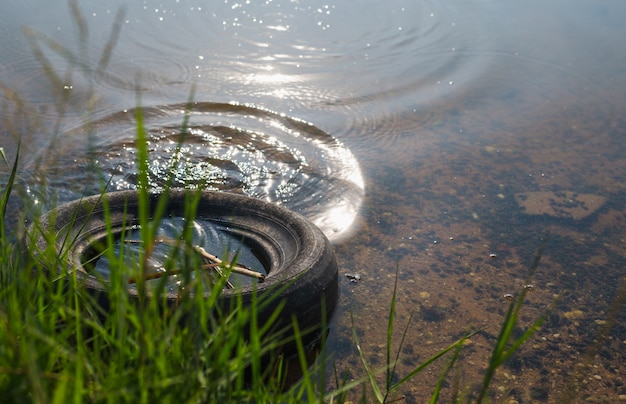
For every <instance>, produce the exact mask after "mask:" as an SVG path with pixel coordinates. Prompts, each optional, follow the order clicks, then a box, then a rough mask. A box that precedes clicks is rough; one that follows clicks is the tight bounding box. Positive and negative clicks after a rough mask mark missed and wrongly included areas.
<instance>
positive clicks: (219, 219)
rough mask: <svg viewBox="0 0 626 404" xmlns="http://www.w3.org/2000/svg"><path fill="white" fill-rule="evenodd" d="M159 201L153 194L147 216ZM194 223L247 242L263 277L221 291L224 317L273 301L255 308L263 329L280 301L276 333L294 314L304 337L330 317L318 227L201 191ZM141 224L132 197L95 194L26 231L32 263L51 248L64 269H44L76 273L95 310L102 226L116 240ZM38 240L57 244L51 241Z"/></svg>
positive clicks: (328, 267)
mask: <svg viewBox="0 0 626 404" xmlns="http://www.w3.org/2000/svg"><path fill="white" fill-rule="evenodd" d="M191 193H192V191H184V190H172V191H170V192H169V195H168V197H167V205H166V210H165V212H166V213H165V216H172V217H175V216H180V217H184V213H185V204H186V202H185V201H186V198H187V197H188V196H189V195H191ZM161 196H162V195H161V194H150V204H149V205H150V212H152V211H153V209H154V208H155V207H156V205H157V201H158V200H159V198H160V197H161ZM103 198H106V204H105V203H103ZM105 206H107V209H108V211H107V210H105ZM195 219H200V220H205V221H209V222H211V223H215V224H217V225H219V226H222V227H223V228H225V229H227V231H228V232H231V233H232V234H234V235H236V236H237V237H239V238H241V239H245V243H246V245H249V246H250V247H251V248H253V249H255V251H256V252H255V254H256V255H258V257H259V260H260V261H261V262H263V266H264V267H265V270H266V272H267V275H266V277H265V280H264V282H262V283H256V284H253V285H244V286H242V287H239V288H236V289H224V290H223V291H222V293H221V295H220V296H219V298H218V302H219V303H220V306H221V307H223V308H224V309H225V310H229V308H231V307H235V306H236V304H235V303H236V300H237V299H239V298H240V297H241V300H242V302H243V305H244V306H246V307H247V305H250V304H251V302H252V301H253V299H257V300H259V299H260V300H261V301H263V299H266V298H270V299H271V301H272V304H269V305H265V307H263V306H264V305H260V306H259V311H258V319H259V323H260V324H263V322H265V321H266V320H267V319H268V317H269V316H270V315H271V314H272V312H273V311H274V310H275V308H276V306H277V305H278V304H279V303H280V302H284V309H283V310H282V311H281V316H280V318H279V320H278V322H277V324H276V326H277V327H288V326H289V325H290V324H291V321H292V320H291V319H292V316H294V315H295V317H296V318H297V320H298V325H299V327H300V329H302V330H304V329H310V328H316V327H319V325H320V323H321V321H322V318H323V316H325V317H326V318H330V315H331V314H332V312H333V310H334V308H335V305H336V303H337V294H338V276H337V263H336V259H335V254H334V252H333V249H332V246H331V245H330V242H329V241H328V239H327V238H326V236H325V235H324V234H323V233H322V231H321V230H320V229H318V228H317V227H316V226H315V225H313V224H312V223H310V222H309V221H308V220H306V219H305V218H303V217H302V216H300V215H298V214H296V213H294V212H291V211H289V210H287V209H285V208H282V207H280V206H277V205H274V204H270V203H267V202H265V201H262V200H259V199H255V198H251V197H247V196H242V195H236V194H230V193H224V192H211V191H204V192H201V195H200V202H199V204H198V207H197V210H196V213H195ZM138 223H139V193H138V192H137V191H121V192H112V193H107V194H104V195H102V196H100V195H96V196H92V197H87V198H84V199H82V200H80V201H74V202H70V203H67V204H64V205H61V206H60V207H58V208H57V209H55V210H53V211H51V212H49V213H48V214H46V215H44V216H43V217H42V218H41V219H40V220H39V222H37V224H36V226H31V228H30V229H29V232H28V234H29V242H27V246H28V249H29V251H30V252H31V254H32V255H34V257H35V259H41V257H40V256H38V253H37V252H39V251H46V250H48V251H49V248H53V249H54V252H55V253H56V255H57V256H58V257H65V262H63V263H61V264H60V265H58V266H57V267H55V268H49V267H45V263H44V262H42V264H43V265H44V268H46V269H47V270H48V271H51V272H53V273H55V274H58V273H59V272H60V271H68V270H73V271H75V273H76V276H77V278H78V279H79V280H80V281H81V282H82V283H83V284H84V286H85V287H86V288H87V289H88V290H89V291H91V292H93V293H94V294H95V295H97V296H98V301H99V303H100V304H101V305H103V306H105V307H107V306H108V304H109V302H108V299H107V293H106V291H107V285H106V283H105V281H103V280H102V276H96V274H94V273H93V269H90V268H89V266H88V265H86V264H85V263H86V262H88V261H90V260H91V259H92V258H93V256H94V247H93V245H94V243H95V241H97V240H105V237H106V235H107V226H111V228H112V230H113V233H116V234H120V233H122V231H126V230H127V229H128V228H130V227H132V226H136V225H137V224H138ZM41 229H44V230H43V231H42V230H41ZM43 233H47V234H54V235H55V237H53V238H52V239H51V238H50V237H46V236H45V235H44V234H43ZM50 240H54V245H49V243H50ZM42 261H43V260H42ZM129 294H130V295H131V297H134V298H137V297H138V296H137V290H136V289H133V288H129ZM276 294H278V296H275V295H276ZM255 295H256V297H254V296H255ZM274 298H276V299H274ZM178 299H179V296H178V293H176V292H171V291H170V292H168V293H167V299H166V300H167V302H168V303H169V304H172V305H174V304H176V303H177V301H178ZM322 302H323V303H322Z"/></svg>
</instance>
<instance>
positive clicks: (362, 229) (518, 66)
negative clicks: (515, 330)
mask: <svg viewBox="0 0 626 404" xmlns="http://www.w3.org/2000/svg"><path fill="white" fill-rule="evenodd" d="M53 3H54V5H53V6H52V5H51V3H50V2H45V4H44V2H42V1H41V0H29V1H12V0H10V1H7V2H5V3H4V4H3V12H2V13H0V14H1V15H0V22H1V24H0V27H1V28H0V54H1V55H2V56H1V57H0V86H1V87H0V89H1V90H2V94H3V98H2V106H1V108H2V109H1V112H2V116H1V118H0V131H1V133H3V144H2V147H4V149H5V150H6V151H7V154H8V155H9V157H11V156H13V155H14V153H15V150H16V144H17V139H18V138H21V139H22V157H23V160H22V168H21V171H20V184H21V187H22V191H21V198H20V199H19V200H16V201H15V203H14V206H13V207H12V208H13V209H14V210H15V211H17V210H18V208H27V207H28V205H30V204H35V205H36V206H39V207H40V208H41V209H43V210H45V209H47V208H49V207H50V205H54V204H56V203H58V202H65V201H69V200H72V199H75V198H77V197H79V196H80V195H82V194H92V193H96V192H98V191H99V189H101V188H102V187H103V186H105V185H104V184H106V183H107V181H110V182H109V183H108V185H107V186H108V187H110V188H113V189H124V188H132V187H135V186H136V178H135V177H134V172H135V163H134V161H133V158H134V157H135V156H136V145H134V143H133V142H134V140H133V133H134V132H133V131H134V118H135V112H136V107H137V106H138V105H139V104H140V105H142V106H143V107H144V108H145V112H146V129H147V132H148V134H149V139H150V150H151V153H152V156H153V158H152V159H151V161H150V170H151V181H153V185H154V186H155V187H159V186H162V183H163V181H164V177H165V173H168V174H169V173H173V180H174V181H175V182H176V184H177V185H180V186H188V187H209V188H216V189H221V190H224V191H230V192H239V193H245V194H249V195H251V196H255V197H260V198H265V199H267V200H270V201H273V202H275V203H280V204H283V205H285V206H287V207H290V208H291V209H294V210H297V211H299V212H300V213H302V214H304V215H305V216H307V217H309V218H310V219H311V220H313V221H315V222H316V223H317V224H319V225H320V227H322V229H323V230H324V231H325V233H326V234H327V235H328V236H329V238H331V240H333V242H334V244H335V247H336V251H337V255H338V259H339V263H340V266H341V273H342V274H343V273H345V272H350V273H354V272H356V273H359V274H360V275H361V280H360V281H359V282H356V283H355V282H351V281H350V279H348V278H344V277H343V275H342V278H341V279H340V285H341V298H340V299H341V300H340V307H339V310H338V311H337V313H336V315H335V318H334V319H333V324H331V326H332V327H331V334H330V337H329V338H330V342H329V345H330V346H331V349H332V350H334V351H335V357H336V359H337V366H338V369H340V370H349V372H350V376H351V377H357V376H359V375H362V374H363V372H361V371H359V370H358V369H360V364H359V359H358V357H356V356H354V354H353V350H352V348H351V344H352V342H351V341H350V338H351V335H352V333H351V331H350V327H351V324H350V320H349V318H350V316H349V314H348V313H349V312H350V311H351V312H352V313H353V314H354V316H355V318H357V319H358V325H357V328H358V330H359V332H360V333H361V334H360V335H361V337H360V339H361V342H362V345H363V347H364V349H365V350H366V351H367V352H368V353H369V354H370V356H371V360H372V362H373V365H379V366H382V365H383V362H382V361H381V360H380V359H378V358H380V356H379V354H381V353H382V352H383V348H381V347H382V346H383V345H381V344H384V342H385V338H386V334H385V333H386V321H381V318H385V317H386V315H387V310H388V307H389V299H390V298H391V288H392V285H393V279H394V276H395V271H396V268H398V269H399V280H400V283H399V288H400V289H399V294H398V296H399V297H398V299H399V300H398V304H397V313H396V314H397V319H398V321H399V322H400V325H402V324H403V323H404V322H405V321H407V319H408V317H409V315H410V314H413V315H414V323H413V325H412V326H411V327H410V329H409V334H407V335H408V336H407V340H406V342H405V346H404V347H403V349H402V357H403V358H404V359H403V360H402V363H401V365H399V367H398V372H400V373H402V372H404V371H407V370H408V369H410V366H411V365H412V364H415V363H419V361H420V360H424V358H427V357H428V356H430V355H431V354H432V353H433V352H435V350H436V349H437V348H440V347H443V346H446V345H448V344H449V343H451V342H452V341H454V340H455V339H456V338H458V336H459V335H460V334H461V333H462V332H463V331H464V330H466V329H467V328H468V327H469V326H474V327H486V329H485V331H484V332H482V333H481V334H479V335H477V336H476V337H474V338H472V344H471V345H470V346H468V347H467V350H466V351H465V354H464V355H465V359H464V361H463V364H462V367H463V376H462V377H461V379H462V380H461V383H462V384H463V385H468V386H470V388H471V386H473V385H475V383H477V382H479V381H480V370H481V369H482V367H483V366H484V364H485V362H486V360H487V358H488V356H489V354H490V352H491V346H492V345H491V344H492V343H493V339H494V338H495V336H496V335H497V332H498V325H499V322H500V321H501V319H502V317H503V314H504V312H505V310H506V308H507V304H508V302H507V301H506V300H505V299H504V298H503V296H504V295H505V294H509V293H510V294H514V295H515V294H517V293H519V291H520V290H521V288H523V286H524V285H527V284H528V283H532V284H533V286H534V288H533V292H532V293H529V295H528V297H527V304H526V306H525V308H524V313H523V315H522V319H521V324H520V326H521V327H527V326H528V325H529V324H531V323H532V321H534V319H535V318H537V317H538V316H539V315H541V314H542V313H543V312H544V311H545V310H546V308H548V307H551V305H555V309H554V311H552V312H551V314H550V315H549V317H548V318H547V321H546V323H545V324H544V326H543V327H542V328H541V330H539V331H538V333H537V336H536V338H534V339H532V340H531V341H529V342H528V343H527V344H526V345H525V347H524V348H523V349H522V351H521V352H520V354H519V355H517V356H516V358H514V359H513V360H511V361H510V363H508V364H507V365H505V367H504V370H503V372H501V373H500V374H498V377H497V379H496V382H495V383H494V392H495V393H494V394H495V396H494V400H496V401H499V400H505V399H507V398H512V399H515V400H518V401H519V402H522V401H531V400H534V401H545V402H559V401H561V399H562V398H563V397H565V394H566V392H567V391H568V389H570V387H572V386H581V388H580V392H579V393H578V394H579V398H581V399H586V398H589V397H594V398H598V399H600V400H604V401H607V402H611V401H615V400H616V399H617V396H618V395H620V394H626V390H625V387H624V386H623V382H622V381H621V380H622V379H623V374H624V373H626V367H625V365H624V363H626V358H624V349H623V341H626V331H625V330H626V329H625V327H624V322H625V321H626V319H625V318H624V315H623V314H622V313H623V308H621V307H613V306H611V305H612V304H613V302H614V301H615V298H616V295H617V292H618V289H617V288H618V287H619V285H620V284H621V283H622V282H623V280H624V269H623V268H624V262H625V259H624V258H625V251H624V239H625V234H624V229H625V228H626V206H625V198H624V196H625V191H624V177H625V175H624V173H625V172H626V171H625V169H626V167H624V159H623V156H624V152H625V151H624V140H623V139H624V135H625V132H624V128H625V127H626V122H624V118H623V109H624V106H625V97H624V91H623V89H624V88H626V86H625V84H626V75H625V73H624V72H625V71H626V70H625V69H624V66H626V52H624V51H623V46H622V42H623V38H624V37H625V34H626V32H624V31H625V27H624V24H623V21H622V18H621V17H622V16H623V15H624V12H626V5H625V4H624V3H623V2H620V1H617V0H600V1H595V2H586V1H582V0H574V1H564V0H557V1H550V2H545V1H538V0H537V1H535V0H531V1H525V2H512V1H488V0H482V1H481V0H465V1H460V0H457V1H449V2H436V1H428V0H427V1H402V0H398V1H393V2H381V1H369V0H361V1H353V2H338V1H335V2H332V1H330V2H314V1H286V0H278V1H276V0H275V1H270V0H267V1H264V2H245V1H229V0H225V1H221V2H215V4H211V5H207V4H206V2H200V1H184V0H179V1H162V2H157V1H144V2H126V1H121V0H117V1H111V2H99V3H93V2H80V1H79V2H78V6H79V11H75V12H72V10H71V9H70V7H68V5H67V4H66V2H64V1H54V2H53ZM190 100H191V101H192V104H191V105H192V106H191V107H186V105H187V103H188V101H190ZM186 116H187V117H188V123H187V125H183V122H185V119H186V118H185V117H186ZM181 139H182V143H179V141H180V140H181ZM177 145H180V147H177ZM172 167H173V168H174V170H173V171H172V170H171V168H172ZM2 178H3V180H4V179H5V178H6V174H3V176H2ZM592 201H601V203H599V204H598V203H595V202H592ZM546 233H549V235H548V238H547V242H546V246H545V249H544V253H543V256H542V257H541V264H540V266H539V267H538V268H537V271H536V272H535V273H534V274H533V275H532V277H531V278H530V279H528V277H529V272H528V269H529V267H530V264H531V262H532V260H533V258H534V254H535V252H536V250H537V248H538V247H539V245H540V244H541V238H542V236H543V235H545V234H546ZM607 324H608V325H607ZM594 341H600V342H599V343H594ZM397 343H399V341H397ZM572 369H580V371H572ZM439 371H440V367H437V366H435V367H433V368H432V369H429V370H427V371H426V373H425V374H424V375H423V376H422V377H421V378H420V379H419V380H418V381H415V382H414V383H412V384H410V385H407V387H406V389H405V391H404V392H403V393H404V394H405V395H406V396H407V401H412V400H414V401H418V402H419V401H423V399H424V397H427V396H428V394H429V393H430V391H431V386H432V385H434V382H435V381H436V380H437V377H438V375H439ZM452 389H453V388H452V387H446V389H445V391H444V393H445V394H448V396H447V397H450V394H452V393H451V390H452Z"/></svg>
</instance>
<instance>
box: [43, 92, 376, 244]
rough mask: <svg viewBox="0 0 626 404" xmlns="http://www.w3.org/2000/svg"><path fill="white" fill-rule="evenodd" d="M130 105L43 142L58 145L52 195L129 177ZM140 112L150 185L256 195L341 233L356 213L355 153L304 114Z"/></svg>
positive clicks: (215, 107) (133, 175) (123, 185)
mask: <svg viewBox="0 0 626 404" xmlns="http://www.w3.org/2000/svg"><path fill="white" fill-rule="evenodd" d="M136 113H137V111H136V110H126V111H122V112H119V113H116V114H113V115H111V116H108V117H106V118H104V119H101V120H98V121H96V122H92V123H90V124H88V125H85V126H82V127H80V128H78V129H76V130H73V131H72V132H69V133H68V134H66V135H65V136H64V137H63V138H62V139H60V141H59V143H58V144H57V145H54V146H51V148H53V149H55V150H59V151H60V152H59V153H57V155H56V157H54V158H53V159H52V161H55V164H56V165H57V166H58V170H59V171H58V174H59V175H61V176H62V178H59V179H58V181H56V184H50V183H49V184H48V185H52V186H53V187H56V188H57V189H56V191H57V192H58V194H61V195H62V196H61V199H65V198H68V197H72V196H71V194H74V195H73V197H74V199H75V198H77V197H79V196H80V195H78V194H77V191H78V192H85V191H84V188H82V187H78V188H77V189H76V190H74V191H71V192H69V193H70V195H68V188H70V187H68V182H69V183H73V184H85V185H87V187H88V188H89V189H90V191H88V192H89V193H94V192H96V191H97V189H98V187H99V184H102V183H104V182H106V183H108V190H123V189H134V188H136V187H137V186H138V181H139V180H138V175H137V173H138V163H137V160H138V155H137V154H138V150H137V140H136V138H137V133H136V127H135V122H136ZM142 113H143V118H144V125H145V129H146V133H147V138H148V148H149V162H148V167H149V179H148V180H149V187H150V188H152V189H157V190H158V189H162V188H164V187H166V186H172V187H184V188H196V189H198V188H199V189H214V190H222V191H229V192H237V193H243V194H246V195H249V196H253V197H257V198H262V199H265V200H267V201H270V202H274V203H279V204H283V205H285V206H287V207H289V208H290V209H292V210H294V211H297V212H299V213H301V214H303V215H304V216H305V217H307V218H309V219H310V220H311V221H312V222H314V223H315V224H317V225H318V226H319V227H320V228H321V229H322V230H323V231H324V232H325V233H326V234H327V235H328V236H329V238H338V237H340V236H341V235H342V234H344V233H345V232H346V231H347V230H348V228H349V227H350V225H351V224H352V222H353V220H354V218H355V216H356V214H357V212H358V209H359V206H360V204H361V200H362V197H363V192H364V186H363V180H362V178H361V172H360V168H359V164H358V162H357V161H356V159H355V158H354V156H353V155H352V153H351V152H350V150H349V149H347V148H346V147H345V146H344V145H343V144H342V143H341V142H339V141H338V140H337V139H335V138H334V137H332V136H331V135H329V134H328V133H326V132H324V131H323V130H321V129H319V128H317V127H315V126H313V125H312V124H310V123H307V122H305V121H301V120H298V119H295V118H290V117H288V116H285V115H282V114H278V113H276V112H272V111H269V110H265V109H260V108H256V107H253V106H249V105H238V104H223V103H194V104H193V105H191V106H190V108H187V106H186V105H185V104H175V105H165V106H155V107H149V108H144V109H142ZM186 116H187V117H188V122H187V123H186V125H184V124H183V123H184V122H185V119H186V118H185V117H186ZM89 156H91V157H89ZM49 172H50V173H51V172H53V170H49ZM98 178H100V179H99V180H98ZM48 181H49V182H51V183H54V182H55V180H54V179H53V178H51V177H49V178H48Z"/></svg>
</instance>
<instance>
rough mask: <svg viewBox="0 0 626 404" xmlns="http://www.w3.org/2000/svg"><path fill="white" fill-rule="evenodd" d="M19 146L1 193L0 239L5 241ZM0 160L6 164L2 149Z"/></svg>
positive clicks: (19, 143)
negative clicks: (8, 208)
mask: <svg viewBox="0 0 626 404" xmlns="http://www.w3.org/2000/svg"><path fill="white" fill-rule="evenodd" d="M20 145H21V142H18V143H17V151H16V152H15V161H14V162H13V167H12V168H11V174H10V176H9V180H8V181H7V185H6V187H5V188H4V192H3V193H2V199H0V238H1V239H2V240H6V227H5V226H6V223H5V218H6V212H7V206H8V204H9V197H10V196H11V191H12V189H13V185H14V184H15V177H16V175H17V163H18V161H19V156H20ZM2 158H3V159H4V161H5V162H6V163H7V164H8V161H7V158H6V156H5V154H4V149H2Z"/></svg>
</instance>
